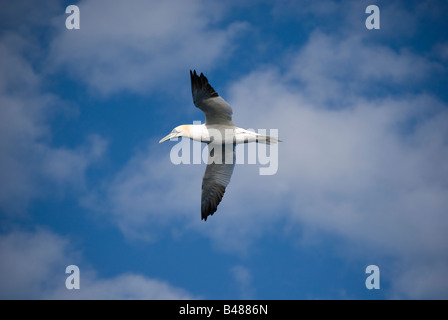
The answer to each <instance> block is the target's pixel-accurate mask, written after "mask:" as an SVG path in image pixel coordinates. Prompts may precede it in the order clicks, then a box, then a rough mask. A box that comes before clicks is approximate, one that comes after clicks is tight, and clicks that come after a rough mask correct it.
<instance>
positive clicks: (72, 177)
mask: <svg viewBox="0 0 448 320" xmlns="http://www.w3.org/2000/svg"><path fill="white" fill-rule="evenodd" d="M2 39H3V41H2V42H1V44H0V68H1V69H2V70H4V72H2V73H1V75H0V104H1V106H2V107H1V108H0V179H1V180H2V181H3V182H4V183H2V184H1V186H0V208H1V209H4V210H5V211H6V212H9V213H17V212H23V211H24V209H25V208H26V205H27V203H28V201H29V200H30V199H33V198H35V197H37V196H42V195H46V194H47V193H48V191H49V190H51V189H52V186H58V187H61V186H64V187H66V186H70V187H74V188H82V187H83V185H84V173H85V170H86V168H87V167H88V166H89V165H91V164H92V163H93V162H94V161H96V160H98V159H99V158H100V157H101V155H102V154H103V153H104V151H105V149H106V142H105V141H104V139H102V138H101V137H99V136H97V135H90V136H89V137H88V138H87V142H86V143H85V144H83V145H81V146H79V147H77V148H75V149H70V148H66V147H55V146H53V145H52V143H51V140H52V139H51V137H52V132H51V128H50V125H49V122H50V119H52V117H54V116H55V115H61V114H63V113H64V112H65V111H66V110H68V109H69V107H67V103H66V102H64V101H62V100H61V99H59V98H58V97H57V96H55V95H53V94H50V93H46V92H44V91H43V90H42V85H41V82H43V81H42V79H43V78H42V76H41V75H39V74H38V73H36V72H35V71H34V69H33V67H32V65H31V62H30V61H29V60H28V59H25V58H24V51H25V49H29V47H33V45H32V44H31V43H29V42H27V41H26V40H25V39H24V38H22V37H21V36H19V35H17V34H13V33H9V34H6V35H4V37H2ZM62 190H63V189H62Z"/></svg>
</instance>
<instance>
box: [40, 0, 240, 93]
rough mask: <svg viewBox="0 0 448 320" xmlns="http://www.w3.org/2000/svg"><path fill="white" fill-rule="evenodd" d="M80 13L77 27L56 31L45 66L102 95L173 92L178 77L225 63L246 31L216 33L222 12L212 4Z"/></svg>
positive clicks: (109, 7) (124, 6) (91, 7)
mask: <svg viewBox="0 0 448 320" xmlns="http://www.w3.org/2000/svg"><path fill="white" fill-rule="evenodd" d="M79 8H80V12H81V28H80V29H79V30H75V31H70V32H69V31H67V30H64V29H63V28H61V29H60V32H59V34H58V36H57V37H56V38H55V39H54V41H53V42H52V45H51V55H50V59H49V63H50V64H51V65H52V66H53V67H54V68H57V69H59V68H61V69H63V70H66V71H67V72H68V73H69V74H71V75H73V76H74V77H75V78H76V79H79V80H80V81H83V82H85V83H87V84H88V86H89V87H90V88H92V89H94V90H98V91H99V92H100V93H102V94H110V93H114V92H117V91H121V90H129V91H131V92H138V93H147V92H152V91H153V90H154V89H156V90H157V91H159V92H160V91H165V92H167V93H168V92H172V91H173V90H175V89H173V88H175V84H176V81H177V80H176V79H177V77H178V75H179V74H185V75H188V69H189V68H196V67H200V68H201V69H204V68H211V67H212V66H213V63H215V62H216V61H217V60H218V59H225V58H226V57H227V56H228V54H229V53H230V52H231V51H232V48H233V45H232V44H231V40H232V39H234V37H235V36H237V34H238V32H241V30H242V29H243V28H244V27H245V25H244V23H239V22H235V23H232V24H230V25H228V26H225V27H224V28H217V27H216V24H217V23H218V22H219V21H220V20H221V19H222V14H223V13H225V12H226V10H225V7H224V6H222V5H221V4H220V3H219V2H211V1H201V0H194V1H188V2H185V1H179V0H171V1H164V2H160V1H142V0H133V1H126V3H125V2H122V1H113V2H111V1H93V2H92V1H81V2H80V3H79ZM55 23H57V24H60V23H61V22H60V21H59V20H57V21H56V22H55ZM163 83H171V86H170V87H166V86H164V85H162V84H163Z"/></svg>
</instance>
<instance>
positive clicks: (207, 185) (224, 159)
mask: <svg viewBox="0 0 448 320" xmlns="http://www.w3.org/2000/svg"><path fill="white" fill-rule="evenodd" d="M208 148H209V160H208V165H207V169H205V174H204V178H203V179H202V197H201V215H202V219H204V220H206V221H207V217H208V216H210V215H212V214H213V213H215V212H216V210H217V208H218V204H219V203H220V202H221V200H222V197H223V196H224V192H225V191H226V187H227V185H228V184H229V182H230V177H231V176H232V173H233V168H234V167H235V146H234V145H233V146H232V145H213V144H209V145H208Z"/></svg>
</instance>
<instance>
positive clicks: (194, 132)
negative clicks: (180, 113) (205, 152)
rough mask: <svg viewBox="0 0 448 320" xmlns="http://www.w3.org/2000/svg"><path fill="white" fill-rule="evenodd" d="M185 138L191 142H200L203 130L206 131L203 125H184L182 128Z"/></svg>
mask: <svg viewBox="0 0 448 320" xmlns="http://www.w3.org/2000/svg"><path fill="white" fill-rule="evenodd" d="M182 128H183V130H184V132H185V133H186V135H187V138H190V139H192V140H196V141H201V138H202V136H203V135H204V130H206V128H205V125H204V124H185V125H183V126H182Z"/></svg>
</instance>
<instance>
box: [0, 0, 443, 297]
mask: <svg viewBox="0 0 448 320" xmlns="http://www.w3.org/2000/svg"><path fill="white" fill-rule="evenodd" d="M0 2H1V8H2V9H1V12H0V70H1V72H0V180H1V181H2V183H1V184H0V221H1V224H0V257H1V258H0V283H1V286H0V298H2V299H11V298H20V299H51V298H58V299H78V298H85V299H125V298H134V299H184V298H187V299H189V298H193V299H432V298H435V299H446V298H448V280H447V279H448V236H447V233H446V230H447V228H448V215H447V213H448V212H447V208H448V184H447V181H448V161H446V159H448V93H447V87H448V86H447V84H448V69H447V65H448V64H447V63H448V36H447V33H446V30H448V23H447V21H446V17H445V13H446V12H447V9H448V7H447V5H446V3H445V2H444V1H442V0H440V1H393V2H390V1H374V0H371V1H330V0H328V1H319V2H317V1H284V2H279V3H277V2H275V3H274V2H268V1H255V0H254V1H244V2H241V1H226V2H225V3H223V2H222V1H202V0H194V1H163V2H160V1H137V0H135V1H99V0H97V1H56V0H54V1H53V0H44V1H40V2H39V4H38V5H37V4H35V3H34V2H31V1H13V2H12V1H0ZM70 4H76V5H78V6H79V9H80V26H81V28H80V29H79V30H68V29H66V27H65V19H66V18H67V16H68V15H67V14H65V8H66V6H68V5H70ZM371 4H375V5H377V6H378V7H379V9H380V17H381V20H380V26H381V29H379V30H367V29H366V27H365V19H366V18H367V16H368V15H367V14H366V13H365V8H366V7H367V6H368V5H371ZM190 69H196V70H198V71H199V72H204V74H205V75H206V76H207V77H208V78H209V80H210V82H211V84H212V86H213V87H214V88H215V89H216V91H217V92H218V93H219V94H220V95H221V96H222V97H224V99H226V101H228V102H229V103H230V104H231V105H232V107H233V111H234V122H235V124H236V125H238V126H240V127H245V128H253V129H256V130H257V129H278V131H279V136H280V138H281V139H282V140H283V142H282V143H281V144H280V146H279V155H278V156H279V158H278V159H279V168H278V172H277V174H275V175H271V176H262V175H259V174H258V172H259V171H258V170H259V167H260V165H249V164H245V165H237V166H236V168H235V171H234V174H233V177H232V180H231V182H230V184H229V186H228V188H227V191H226V194H225V197H224V199H223V201H222V203H221V204H220V206H219V209H218V212H217V213H216V214H215V215H213V216H212V217H210V219H208V220H207V222H204V221H201V219H200V194H201V193H200V189H201V183H202V175H203V172H204V170H205V165H204V164H201V165H178V166H175V165H173V164H172V163H171V161H170V157H169V155H170V149H171V147H172V146H173V145H174V144H175V142H165V143H163V144H158V141H159V140H160V139H161V138H162V137H164V136H165V135H166V134H168V133H169V132H170V131H171V130H172V129H173V128H174V127H176V126H177V125H179V124H189V123H190V124H191V123H193V121H199V120H201V121H203V120H204V117H203V114H202V113H201V111H200V110H198V109H196V108H195V107H194V105H193V103H192V98H191V92H190V82H189V81H190V79H189V70H190ZM72 264H75V265H77V266H78V267H79V268H80V270H81V289H80V290H67V289H66V287H65V279H66V277H67V275H66V274H65V268H66V266H68V265H72ZM368 265H377V266H378V267H379V268H380V271H381V277H380V284H381V288H380V289H379V290H368V289H366V287H365V280H366V277H367V275H366V274H365V269H366V267H367V266H368Z"/></svg>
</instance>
